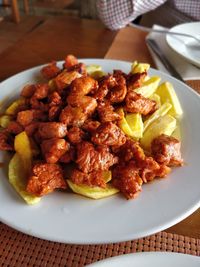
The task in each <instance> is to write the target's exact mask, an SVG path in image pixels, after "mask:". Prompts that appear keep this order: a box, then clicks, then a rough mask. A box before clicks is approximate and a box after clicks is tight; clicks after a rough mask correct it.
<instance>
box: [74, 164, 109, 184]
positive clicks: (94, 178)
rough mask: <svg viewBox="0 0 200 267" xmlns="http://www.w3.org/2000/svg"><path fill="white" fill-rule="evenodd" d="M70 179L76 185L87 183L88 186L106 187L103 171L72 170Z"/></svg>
mask: <svg viewBox="0 0 200 267" xmlns="http://www.w3.org/2000/svg"><path fill="white" fill-rule="evenodd" d="M70 179H71V180H72V182H73V183H75V184H77V185H82V184H85V185H88V186H90V187H94V186H99V187H102V188H105V187H106V183H105V180H104V176H103V171H101V170H99V171H93V172H91V173H84V172H81V171H79V170H77V169H74V170H73V171H72V174H71V177H70Z"/></svg>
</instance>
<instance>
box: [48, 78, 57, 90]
mask: <svg viewBox="0 0 200 267" xmlns="http://www.w3.org/2000/svg"><path fill="white" fill-rule="evenodd" d="M48 85H49V88H50V92H53V91H54V90H56V84H55V81H54V79H51V80H49V82H48Z"/></svg>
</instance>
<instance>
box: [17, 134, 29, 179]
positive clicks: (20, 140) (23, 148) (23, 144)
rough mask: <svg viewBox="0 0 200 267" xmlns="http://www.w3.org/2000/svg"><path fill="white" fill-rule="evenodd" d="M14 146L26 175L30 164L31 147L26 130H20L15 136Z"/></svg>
mask: <svg viewBox="0 0 200 267" xmlns="http://www.w3.org/2000/svg"><path fill="white" fill-rule="evenodd" d="M14 148H15V151H16V152H17V153H18V154H19V156H20V157H21V159H22V162H23V164H24V172H25V173H26V176H28V175H29V172H30V170H31V165H32V149H31V143H30V140H29V137H28V136H27V134H26V132H21V133H20V134H18V135H16V136H15V141H14Z"/></svg>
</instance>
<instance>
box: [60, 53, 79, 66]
mask: <svg viewBox="0 0 200 267" xmlns="http://www.w3.org/2000/svg"><path fill="white" fill-rule="evenodd" d="M77 64H78V59H77V58H76V57H75V56H73V55H67V56H66V58H65V63H64V64H63V67H64V68H66V69H68V68H70V67H72V66H74V65H77Z"/></svg>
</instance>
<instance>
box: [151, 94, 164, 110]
mask: <svg viewBox="0 0 200 267" xmlns="http://www.w3.org/2000/svg"><path fill="white" fill-rule="evenodd" d="M149 98H150V99H151V100H154V101H156V104H157V107H158V108H160V107H161V101H160V96H159V95H157V94H153V95H151V96H150V97H149Z"/></svg>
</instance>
